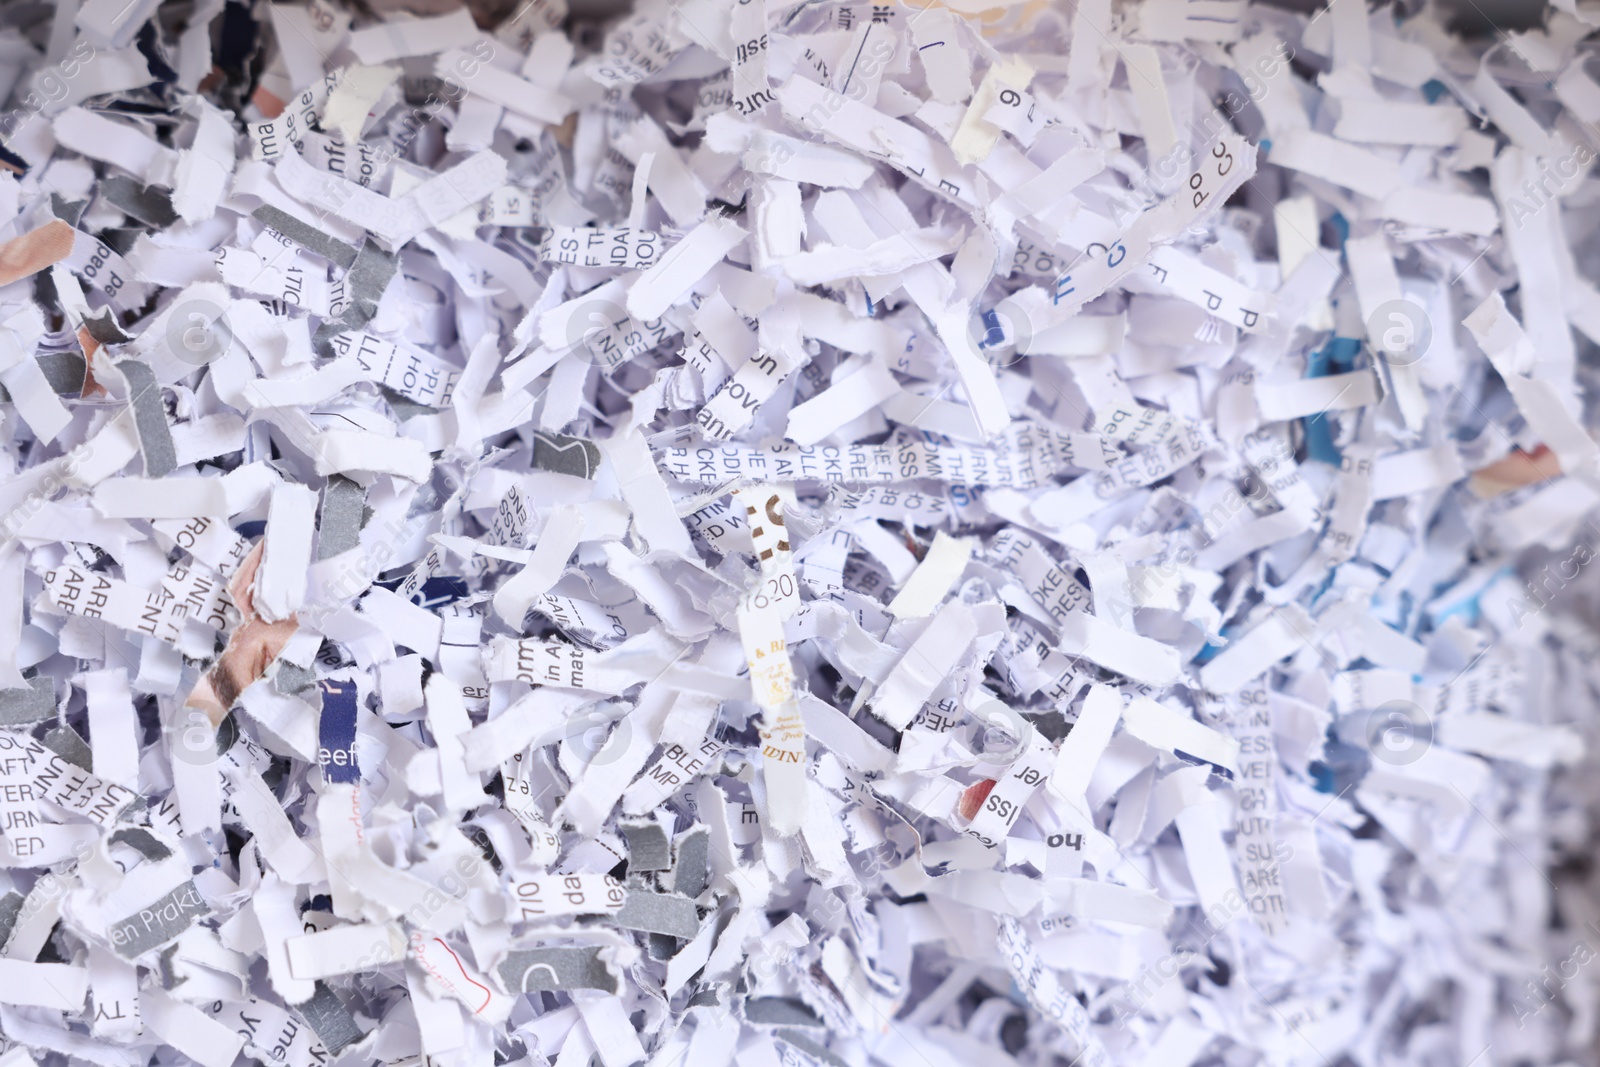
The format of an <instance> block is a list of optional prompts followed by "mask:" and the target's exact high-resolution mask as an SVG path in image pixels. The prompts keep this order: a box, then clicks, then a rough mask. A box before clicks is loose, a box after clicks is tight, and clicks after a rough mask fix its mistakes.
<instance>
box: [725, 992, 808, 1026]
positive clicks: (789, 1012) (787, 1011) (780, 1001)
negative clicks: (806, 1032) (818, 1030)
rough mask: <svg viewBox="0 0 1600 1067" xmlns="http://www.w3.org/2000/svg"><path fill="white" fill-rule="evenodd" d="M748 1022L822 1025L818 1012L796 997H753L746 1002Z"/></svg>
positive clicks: (776, 1024) (765, 1024) (766, 1024)
mask: <svg viewBox="0 0 1600 1067" xmlns="http://www.w3.org/2000/svg"><path fill="white" fill-rule="evenodd" d="M744 1018H745V1021H746V1022H752V1023H757V1024H759V1025H761V1026H821V1025H822V1020H821V1019H819V1018H817V1014H816V1012H814V1011H812V1010H811V1009H810V1008H808V1007H807V1006H806V1003H805V1001H803V1000H796V999H795V998H794V997H751V998H750V999H749V1000H747V1001H745V1002H744Z"/></svg>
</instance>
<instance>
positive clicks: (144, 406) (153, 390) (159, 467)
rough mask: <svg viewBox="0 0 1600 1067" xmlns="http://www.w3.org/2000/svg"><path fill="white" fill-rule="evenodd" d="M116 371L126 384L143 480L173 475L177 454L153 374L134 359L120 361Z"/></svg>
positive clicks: (159, 387) (165, 409)
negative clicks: (142, 468) (141, 454)
mask: <svg viewBox="0 0 1600 1067" xmlns="http://www.w3.org/2000/svg"><path fill="white" fill-rule="evenodd" d="M117 369H118V370H120V371H121V372H122V376H123V377H124V378H126V379H127V380H128V404H129V406H131V407H132V408H133V428H134V430H135V431H136V432H137V433H138V435H139V451H141V452H143V453H144V473H145V476H146V477H147V478H160V477H163V476H165V475H167V474H170V473H172V471H173V469H174V468H175V467H177V465H178V453H177V450H176V449H174V448H173V446H172V427H170V426H168V425H167V408H166V405H165V404H163V403H162V402H161V386H160V385H159V384H158V383H157V382H156V375H155V371H152V370H151V369H150V368H149V366H148V365H146V364H144V363H140V362H139V361H138V360H136V359H125V360H123V361H122V362H120V363H118V364H117Z"/></svg>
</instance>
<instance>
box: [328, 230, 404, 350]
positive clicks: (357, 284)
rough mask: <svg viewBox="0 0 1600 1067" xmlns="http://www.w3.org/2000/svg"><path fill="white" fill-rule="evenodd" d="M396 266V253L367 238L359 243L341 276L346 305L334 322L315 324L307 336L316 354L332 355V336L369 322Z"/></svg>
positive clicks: (397, 256) (376, 311)
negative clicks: (347, 268) (345, 291)
mask: <svg viewBox="0 0 1600 1067" xmlns="http://www.w3.org/2000/svg"><path fill="white" fill-rule="evenodd" d="M399 267H400V256H399V254H398V253H394V252H385V251H384V250H383V249H381V248H379V247H378V246H377V245H376V244H374V243H373V242H371V241H364V242H362V244H361V250H360V251H359V252H357V253H356V258H355V262H353V263H351V264H350V270H349V271H348V272H347V273H346V274H345V276H344V284H345V286H346V287H347V288H348V289H349V293H348V296H349V299H350V304H349V306H348V307H346V308H345V311H344V314H343V315H342V316H340V317H339V319H338V320H337V321H335V322H324V323H323V324H322V325H321V326H318V327H317V332H316V333H315V334H314V335H313V336H312V338H311V342H312V345H313V347H315V348H316V350H317V352H318V353H319V354H320V355H324V356H331V355H332V354H333V349H332V347H331V345H330V344H329V342H330V341H332V340H333V338H335V337H337V336H339V335H340V334H341V333H348V332H349V331H351V330H359V329H361V327H363V326H365V325H366V324H367V323H369V322H371V321H372V316H374V315H376V314H377V313H378V301H379V300H381V299H382V298H383V291H384V290H385V289H387V288H389V281H390V279H392V278H393V277H394V272H395V271H396V270H398V269H399Z"/></svg>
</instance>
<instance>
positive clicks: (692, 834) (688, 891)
mask: <svg viewBox="0 0 1600 1067" xmlns="http://www.w3.org/2000/svg"><path fill="white" fill-rule="evenodd" d="M710 858H711V831H710V830H709V829H707V828H706V827H704V826H697V827H695V828H694V829H693V830H690V831H689V832H688V833H686V834H684V835H683V836H682V837H680V838H678V863H677V866H675V867H674V868H673V869H672V888H673V889H675V890H677V891H678V892H679V893H682V894H683V895H684V896H686V897H688V898H689V899H690V900H694V899H696V898H697V897H699V896H700V894H701V893H704V892H705V891H706V882H708V881H709V880H710V871H709V862H710Z"/></svg>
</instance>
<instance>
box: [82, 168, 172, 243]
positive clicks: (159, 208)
mask: <svg viewBox="0 0 1600 1067" xmlns="http://www.w3.org/2000/svg"><path fill="white" fill-rule="evenodd" d="M100 195H101V196H103V197H105V198H106V201H107V202H108V203H109V204H111V205H112V206H113V207H115V208H116V209H117V210H118V211H120V212H122V213H123V214H124V215H132V216H133V217H134V218H136V219H138V220H139V221H140V222H142V223H144V224H145V225H146V226H153V227H155V228H156V229H158V230H164V229H166V228H167V227H168V226H171V225H172V224H173V223H175V222H177V221H178V213H177V212H176V211H173V210H172V198H171V197H170V196H168V195H167V194H166V193H163V192H162V191H161V190H159V189H157V188H155V187H154V186H146V185H140V184H139V183H138V182H136V181H134V180H133V179H132V178H129V177H127V176H126V175H122V174H113V175H111V176H110V177H108V178H102V179H100Z"/></svg>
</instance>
